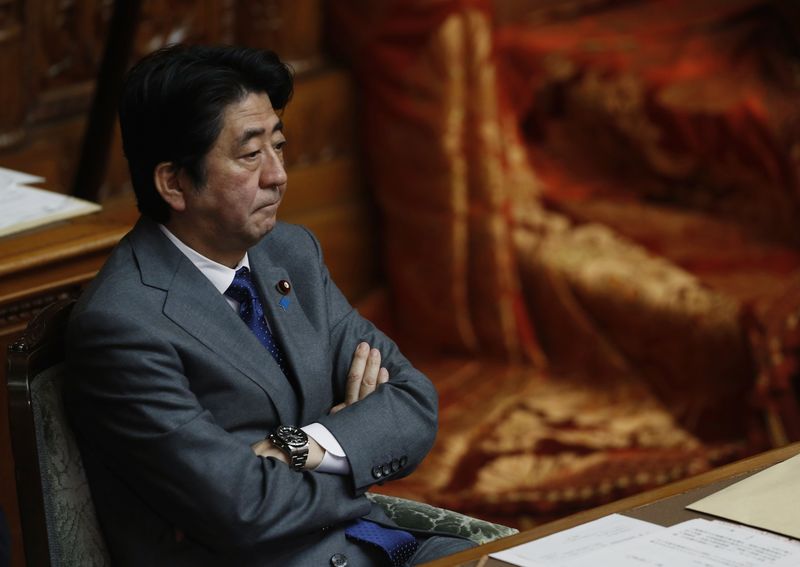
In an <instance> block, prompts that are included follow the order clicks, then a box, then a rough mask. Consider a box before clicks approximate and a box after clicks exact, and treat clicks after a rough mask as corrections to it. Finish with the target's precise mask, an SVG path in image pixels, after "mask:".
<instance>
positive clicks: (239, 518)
mask: <svg viewBox="0 0 800 567" xmlns="http://www.w3.org/2000/svg"><path fill="white" fill-rule="evenodd" d="M249 256H250V264H251V269H252V271H253V273H254V276H255V279H256V282H257V285H258V288H259V291H260V294H261V297H262V301H263V303H264V306H265V311H266V312H267V316H268V319H269V321H270V324H271V326H272V328H273V329H274V332H275V335H276V336H277V337H278V338H279V341H280V343H281V344H282V346H283V349H284V351H285V353H286V356H287V358H288V361H289V366H290V367H291V368H292V370H293V372H292V374H293V377H294V379H293V380H291V381H290V380H287V378H286V377H285V376H284V375H283V373H282V372H281V371H280V369H279V368H278V366H277V364H276V363H275V361H274V359H273V358H272V357H271V356H270V354H269V353H268V352H267V350H266V349H265V348H264V347H263V346H262V345H261V343H259V342H258V340H257V339H256V337H255V336H254V335H253V334H252V333H251V332H250V331H249V329H248V328H247V327H246V326H245V324H244V323H243V322H242V321H241V320H240V319H239V317H238V315H237V314H236V313H235V312H234V311H233V310H232V309H231V308H230V306H229V305H228V304H227V303H226V301H225V299H224V297H223V296H222V295H220V294H219V292H218V291H217V290H216V289H215V288H214V287H213V286H212V285H211V283H210V282H209V281H208V280H207V279H206V277H205V276H203V275H202V274H201V273H200V272H199V271H198V270H197V269H196V268H195V266H194V265H193V264H192V263H191V262H190V261H189V260H188V259H187V258H186V257H185V256H184V255H183V254H182V253H181V252H180V251H179V250H178V249H177V248H176V247H175V246H174V245H173V244H172V243H171V242H169V240H168V239H167V238H166V237H165V236H164V235H163V234H162V233H161V231H160V230H159V229H158V227H157V225H156V224H155V223H153V222H152V221H149V220H147V219H141V220H140V221H139V222H138V224H137V225H136V227H135V228H134V229H133V230H132V231H131V232H130V233H129V234H128V235H127V236H126V237H125V238H124V239H123V240H122V241H121V242H120V244H119V245H118V247H117V248H116V249H115V250H114V252H113V253H112V255H111V257H110V258H109V260H108V262H107V263H106V265H105V266H104V267H103V269H102V270H101V271H100V273H99V274H98V276H97V278H96V279H95V281H94V282H93V283H92V285H91V286H90V287H89V288H88V289H87V291H86V292H85V293H84V294H83V296H82V297H81V299H80V300H79V302H78V303H77V305H76V306H75V309H74V311H73V314H72V318H71V321H70V327H69V334H68V352H67V357H68V358H67V360H68V362H69V364H70V369H71V373H72V376H71V381H70V384H69V386H68V388H67V391H66V396H65V399H66V403H67V409H68V411H69V414H70V416H71V419H72V421H73V425H74V427H75V430H76V433H77V435H78V441H79V444H80V446H81V452H82V455H83V458H84V462H85V465H86V469H87V474H88V477H89V482H90V486H91V489H92V494H93V497H94V500H95V505H96V507H97V512H98V516H99V518H100V522H101V525H102V527H103V530H104V534H105V536H106V539H107V541H108V544H109V547H110V550H111V553H112V556H113V558H114V561H115V564H119V565H136V566H142V565H148V566H157V565H171V566H176V565H193V566H196V565H302V566H307V565H328V564H329V561H330V558H331V556H332V555H333V554H334V553H343V554H345V555H346V556H348V558H349V559H350V565H351V566H352V565H362V564H363V565H368V564H372V562H371V560H370V557H374V556H373V555H371V553H372V552H370V551H368V550H365V549H363V547H362V546H361V545H357V544H353V543H351V542H349V541H348V540H346V539H345V537H344V533H343V527H342V526H343V524H344V523H346V522H348V521H349V520H352V519H354V518H358V517H361V516H367V517H369V518H371V519H375V520H377V521H379V522H388V519H387V518H386V517H385V515H383V514H382V512H381V511H380V509H378V508H377V507H371V505H370V503H369V501H368V500H367V499H366V498H365V497H364V496H363V494H364V492H365V491H366V490H367V489H368V488H369V487H370V486H371V485H373V484H374V483H376V482H379V481H381V482H382V481H385V480H387V479H389V480H391V479H394V478H399V477H402V476H405V475H407V474H408V473H409V472H411V471H412V470H413V469H414V468H415V467H416V466H417V465H418V464H419V463H420V461H421V460H422V459H423V457H424V456H425V455H426V454H427V452H428V451H429V450H430V447H431V445H432V444H433V440H434V437H435V432H436V425H437V421H436V420H437V398H436V392H435V390H434V388H433V386H432V385H431V383H430V382H429V381H428V379H427V378H425V376H423V375H422V374H421V373H420V372H418V371H417V370H415V369H414V368H413V367H412V366H411V364H410V363H409V362H408V360H406V358H404V357H403V355H402V354H401V353H400V352H399V350H398V349H397V347H396V345H395V344H394V343H393V342H392V341H391V340H390V339H389V338H387V337H386V336H385V335H384V334H383V333H381V332H380V331H379V330H378V329H376V328H375V327H374V326H373V325H372V324H371V323H370V322H369V321H367V320H365V319H364V318H362V317H361V316H360V315H359V314H358V313H357V312H356V311H355V310H354V309H353V308H352V307H351V306H350V305H349V304H348V302H347V301H346V300H345V298H344V297H343V295H342V294H341V293H340V291H339V290H338V288H337V287H336V285H335V284H334V283H333V282H332V281H331V279H330V276H329V274H328V271H327V269H326V267H325V265H324V262H323V259H322V253H321V250H320V247H319V244H318V242H317V241H316V239H315V238H314V237H313V236H312V235H311V233H310V232H309V231H307V230H306V229H304V228H302V227H298V226H293V225H288V224H284V223H278V224H277V225H276V227H275V229H274V230H273V231H272V232H270V233H269V234H268V235H267V236H266V237H265V238H264V239H263V240H262V241H261V242H260V243H259V244H258V245H256V246H254V247H253V248H252V249H251V250H249ZM283 279H285V280H288V281H289V282H291V284H292V289H291V292H290V293H289V295H288V296H287V298H288V299H289V304H288V306H286V307H285V309H284V308H283V307H281V306H280V305H279V301H280V299H281V298H282V297H283V296H282V295H280V294H279V293H278V291H277V289H276V287H275V284H276V283H277V282H278V281H280V280H283ZM362 340H363V341H367V342H368V343H370V344H371V345H373V346H375V347H377V348H378V349H379V350H380V351H381V354H382V355H383V361H382V364H383V365H384V366H386V367H387V369H388V370H389V374H390V377H391V379H390V381H389V383H388V384H385V385H383V386H381V387H379V388H378V389H377V390H376V391H375V392H374V393H373V394H372V395H370V396H369V397H367V398H366V399H364V400H362V401H360V402H358V403H356V404H354V405H352V406H349V407H348V408H346V409H344V410H343V411H341V412H338V413H337V414H335V415H333V416H330V415H328V411H329V410H330V408H331V407H332V406H333V405H335V404H336V403H339V402H341V401H342V400H343V399H344V388H345V381H346V374H347V371H348V369H349V365H350V359H351V356H352V353H353V351H354V349H355V347H356V345H357V344H358V343H359V342H360V341H362ZM314 421H318V422H320V423H322V424H323V425H325V426H326V427H327V428H328V429H329V430H330V431H331V433H333V435H334V436H335V437H336V439H337V440H338V441H339V443H340V444H341V445H342V447H343V448H344V450H345V452H346V454H347V457H348V460H349V462H350V466H351V468H352V474H351V475H348V476H338V475H332V474H324V473H316V472H302V473H300V472H295V471H292V470H290V469H289V467H287V466H286V465H284V464H283V463H280V462H277V461H275V460H274V459H268V458H262V457H257V456H255V455H254V453H253V452H252V450H251V448H250V445H251V444H253V443H255V442H257V441H259V440H261V439H263V438H264V436H265V435H266V434H267V433H268V432H270V431H271V430H272V429H273V428H274V427H275V426H277V425H278V424H281V423H283V424H295V425H298V426H303V425H306V424H308V423H312V422H314Z"/></svg>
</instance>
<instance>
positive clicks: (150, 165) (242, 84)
mask: <svg viewBox="0 0 800 567" xmlns="http://www.w3.org/2000/svg"><path fill="white" fill-rule="evenodd" d="M292 82H293V78H292V72H291V69H290V68H289V67H288V66H287V65H286V64H285V63H283V62H282V61H281V60H280V59H279V58H278V56H277V55H276V54H275V53H273V52H272V51H266V50H262V49H253V48H248V47H229V46H200V45H182V44H177V45H172V46H169V47H165V48H162V49H159V50H158V51H155V52H153V53H151V54H150V55H148V56H146V57H145V58H144V59H142V60H141V61H139V63H137V64H136V65H135V66H134V67H133V68H132V69H131V70H130V71H129V72H128V75H127V77H126V79H125V84H124V86H123V94H122V99H121V101H120V106H119V120H120V127H121V130H122V146H123V149H124V151H125V157H126V158H127V159H128V167H129V169H130V173H131V182H132V183H133V189H134V192H135V193H136V201H137V204H138V206H139V211H141V213H142V214H143V215H145V216H148V217H150V218H152V219H153V220H155V221H157V222H161V223H164V222H167V221H168V220H169V216H170V208H169V205H167V203H166V202H165V201H164V200H163V199H162V198H161V195H159V193H158V191H157V190H156V186H155V181H154V172H155V168H156V166H157V165H158V164H159V163H162V162H171V163H172V164H173V166H174V167H175V168H176V169H177V170H184V171H185V172H186V173H187V174H188V175H189V178H190V179H191V180H192V182H193V183H194V185H195V186H196V187H202V186H203V185H204V184H205V180H206V170H205V157H206V155H207V154H208V152H209V151H210V150H211V148H212V146H213V145H214V142H215V141H216V140H217V137H218V136H219V134H220V131H221V130H222V118H223V115H224V112H225V109H226V108H227V107H228V105H230V104H232V103H235V102H237V101H240V100H242V99H244V98H245V97H246V96H247V95H248V94H250V93H262V92H263V93H266V94H267V95H268V96H269V99H270V102H271V103H272V107H273V108H274V109H275V110H280V109H283V108H284V107H285V106H286V104H287V103H288V102H289V99H290V98H291V96H292Z"/></svg>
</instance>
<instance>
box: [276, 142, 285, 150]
mask: <svg viewBox="0 0 800 567" xmlns="http://www.w3.org/2000/svg"><path fill="white" fill-rule="evenodd" d="M285 147H286V140H283V141H282V142H278V143H277V144H275V151H276V152H282V151H283V149H284V148H285Z"/></svg>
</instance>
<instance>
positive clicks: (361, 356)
mask: <svg viewBox="0 0 800 567" xmlns="http://www.w3.org/2000/svg"><path fill="white" fill-rule="evenodd" d="M369 354H370V349H369V345H368V344H367V343H359V345H358V346H357V347H356V351H355V352H354V353H353V362H351V363H350V371H349V372H348V373H347V386H345V393H344V404H345V405H350V404H354V403H356V402H357V401H358V400H359V397H358V396H359V393H360V391H361V382H362V381H363V378H364V370H365V369H366V367H367V359H368V358H369Z"/></svg>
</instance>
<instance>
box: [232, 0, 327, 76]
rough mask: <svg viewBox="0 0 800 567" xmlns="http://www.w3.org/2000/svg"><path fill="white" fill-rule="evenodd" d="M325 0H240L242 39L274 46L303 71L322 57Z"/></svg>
mask: <svg viewBox="0 0 800 567" xmlns="http://www.w3.org/2000/svg"><path fill="white" fill-rule="evenodd" d="M322 12H323V10H322V5H321V0H263V1H261V2H249V1H247V0H239V2H238V7H237V12H236V20H237V26H236V39H237V42H238V43H241V44H243V45H250V46H253V47H261V48H264V49H272V50H273V51H276V52H277V53H279V54H280V55H281V57H282V58H283V59H286V60H287V61H288V62H289V63H290V64H291V65H292V67H294V69H295V71H296V72H298V73H300V72H303V71H306V70H308V69H310V68H313V67H316V66H317V65H318V64H319V63H320V60H321V42H322V31H321V30H322Z"/></svg>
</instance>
